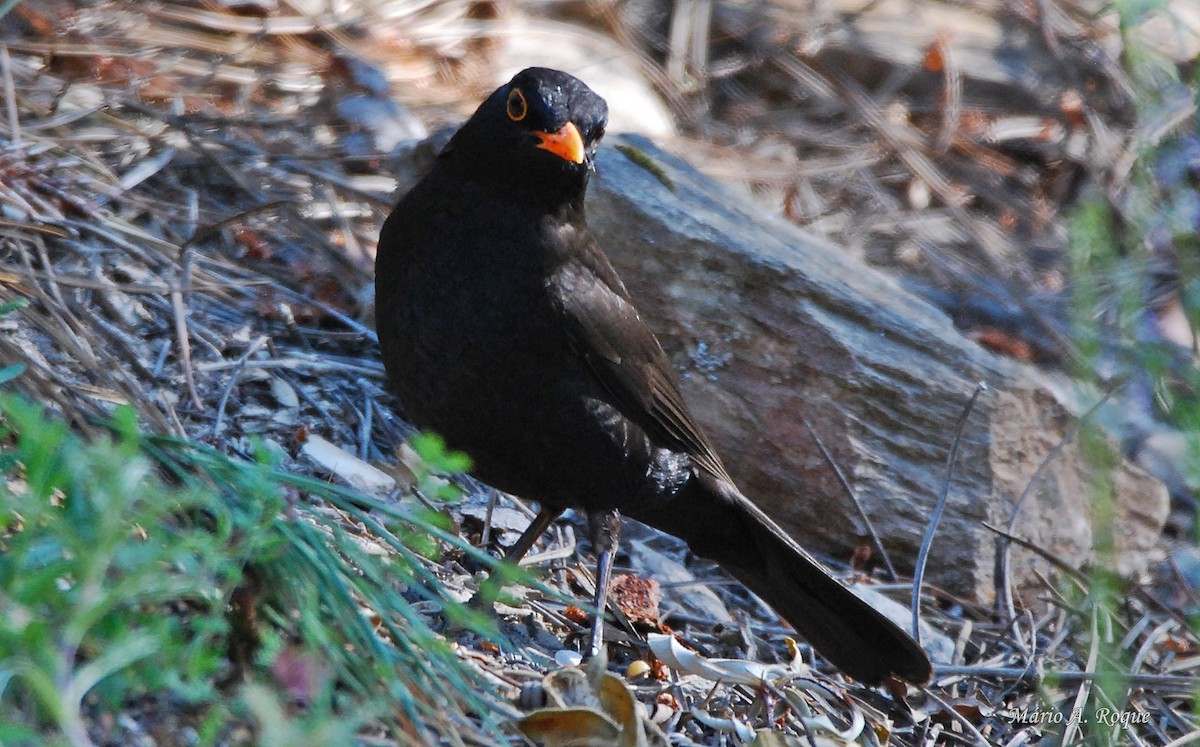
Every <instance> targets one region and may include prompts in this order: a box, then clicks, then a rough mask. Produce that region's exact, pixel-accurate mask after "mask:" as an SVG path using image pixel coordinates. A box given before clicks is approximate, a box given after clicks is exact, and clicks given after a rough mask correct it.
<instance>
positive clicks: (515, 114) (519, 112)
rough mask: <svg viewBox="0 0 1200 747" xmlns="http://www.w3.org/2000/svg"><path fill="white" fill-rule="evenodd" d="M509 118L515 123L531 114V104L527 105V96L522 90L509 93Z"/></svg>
mask: <svg viewBox="0 0 1200 747" xmlns="http://www.w3.org/2000/svg"><path fill="white" fill-rule="evenodd" d="M506 108H507V110H508V118H509V119H511V120H512V121H514V122H520V121H521V120H522V119H525V115H526V114H528V113H529V104H527V103H525V94H523V93H521V89H519V88H514V89H512V90H511V91H509V92H508V104H507V107H506Z"/></svg>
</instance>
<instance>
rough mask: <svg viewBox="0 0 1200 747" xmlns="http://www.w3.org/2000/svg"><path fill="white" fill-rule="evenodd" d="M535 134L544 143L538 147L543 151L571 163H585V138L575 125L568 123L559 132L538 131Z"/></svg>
mask: <svg viewBox="0 0 1200 747" xmlns="http://www.w3.org/2000/svg"><path fill="white" fill-rule="evenodd" d="M533 134H534V135H536V136H537V138H538V140H541V141H542V142H540V143H538V145H537V147H539V148H541V149H542V150H548V151H550V152H551V153H553V154H554V155H556V156H558V157H559V158H565V159H566V160H568V161H570V162H571V163H583V138H582V137H580V135H579V129H578V128H577V127H575V125H574V123H572V122H567V123H566V124H565V125H563V126H562V127H561V128H559V130H558V132H543V131H537V132H534V133H533Z"/></svg>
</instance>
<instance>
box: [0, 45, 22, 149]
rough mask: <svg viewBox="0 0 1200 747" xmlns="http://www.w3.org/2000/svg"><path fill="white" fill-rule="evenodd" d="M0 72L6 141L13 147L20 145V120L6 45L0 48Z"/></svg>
mask: <svg viewBox="0 0 1200 747" xmlns="http://www.w3.org/2000/svg"><path fill="white" fill-rule="evenodd" d="M0 72H3V74H4V106H5V108H6V109H8V139H9V140H10V141H11V144H12V145H13V146H17V145H20V144H21V118H20V117H19V116H18V114H17V87H16V84H14V83H13V75H12V58H10V57H9V56H8V45H7V44H5V45H3V46H0Z"/></svg>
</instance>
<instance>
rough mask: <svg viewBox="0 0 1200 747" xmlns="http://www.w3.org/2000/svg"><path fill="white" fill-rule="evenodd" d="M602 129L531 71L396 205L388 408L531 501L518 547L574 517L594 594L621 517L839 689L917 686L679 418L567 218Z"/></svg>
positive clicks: (382, 326) (382, 302)
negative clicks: (783, 630)
mask: <svg viewBox="0 0 1200 747" xmlns="http://www.w3.org/2000/svg"><path fill="white" fill-rule="evenodd" d="M606 121H607V106H606V104H605V102H604V100H603V99H601V98H600V97H599V96H597V95H596V94H594V93H593V92H592V91H591V90H590V89H589V88H588V87H587V86H585V85H584V84H583V83H582V82H580V81H579V80H577V79H575V78H573V77H571V76H569V75H567V74H565V73H562V72H559V71H556V70H549V69H545V68H530V69H528V70H525V71H523V72H521V73H519V74H518V75H517V76H516V77H514V78H513V79H512V81H510V82H509V83H508V84H506V85H504V86H502V87H501V88H499V89H498V90H497V91H496V92H495V93H493V94H492V95H491V96H490V97H489V98H488V99H487V100H486V101H484V102H483V104H482V105H481V106H480V107H479V109H478V110H477V111H476V112H475V114H474V115H473V116H472V117H471V118H470V119H469V120H468V121H467V122H466V123H465V124H464V125H463V126H462V128H461V129H460V130H459V131H458V132H457V133H456V134H455V135H454V136H453V138H452V139H451V140H450V142H449V144H448V145H447V147H446V148H445V149H444V151H443V152H442V153H441V154H440V156H439V157H438V159H437V161H436V163H435V165H434V167H433V169H432V170H431V171H430V173H429V174H428V175H427V176H426V177H425V178H424V179H423V180H421V182H419V183H418V184H417V185H416V186H415V187H414V188H413V189H412V190H411V191H409V192H408V194H406V195H405V196H404V197H403V198H402V199H401V200H400V202H399V204H398V205H397V206H396V208H395V210H394V211H393V212H392V214H391V215H390V216H389V217H388V220H387V222H386V223H385V224H384V227H383V230H382V233H381V235H380V239H379V250H378V258H377V260H376V304H377V311H376V320H377V325H378V332H379V341H380V345H381V347H382V349H383V358H384V363H385V365H386V367H387V373H388V378H389V381H390V383H391V385H392V386H393V387H394V389H395V392H396V394H397V395H398V396H399V398H400V401H401V402H402V403H403V405H404V407H405V409H406V410H407V412H408V414H409V415H410V416H411V418H412V419H413V421H414V422H415V424H416V425H418V426H420V427H422V428H426V429H430V430H433V431H436V432H438V433H440V434H441V435H442V436H443V437H444V438H445V439H446V441H447V443H448V444H449V445H450V446H451V447H453V448H456V449H460V450H462V451H465V452H466V453H467V454H468V455H469V456H470V457H471V459H472V461H473V464H474V467H473V473H474V474H475V475H476V476H477V477H478V478H479V479H481V480H483V481H484V482H486V483H489V484H491V485H493V486H495V487H497V488H499V489H501V490H504V491H507V492H509V493H513V494H515V495H519V496H522V497H524V498H527V499H530V500H534V501H537V502H538V503H539V505H540V506H541V507H542V514H541V516H540V517H539V519H540V520H541V521H539V522H536V523H535V526H534V527H532V528H531V530H530V532H527V534H526V536H525V537H523V538H522V539H523V541H522V542H521V543H519V545H518V548H517V550H516V552H517V553H518V554H520V553H524V552H525V551H526V550H527V549H528V547H529V544H531V543H532V541H533V540H534V539H536V537H537V535H538V534H540V532H541V531H542V530H543V529H544V528H545V526H546V524H548V523H549V521H550V520H551V519H552V518H553V517H554V516H556V515H557V514H558V513H560V512H561V511H562V510H563V509H564V508H567V507H575V508H582V509H584V510H586V511H587V512H588V513H589V517H591V519H592V521H591V523H592V527H593V530H594V531H595V533H596V535H597V537H598V538H599V539H600V550H601V551H602V563H601V566H602V567H601V575H600V584H599V586H600V590H601V591H603V590H604V587H605V585H606V582H607V571H608V569H607V568H606V567H605V563H606V562H607V564H608V565H611V551H612V550H613V549H615V543H616V533H617V526H618V525H617V523H616V515H617V512H619V513H620V514H624V515H626V516H629V517H632V518H634V519H637V520H639V521H643V522H645V523H647V524H650V525H651V526H654V527H657V528H659V529H661V530H663V531H666V532H668V533H670V534H673V535H675V536H677V537H680V538H682V539H683V540H684V541H686V542H687V543H688V545H689V546H690V547H691V548H692V549H693V551H695V552H696V553H697V554H699V555H701V556H704V557H707V558H711V559H713V560H715V561H717V562H718V563H720V564H721V565H722V566H723V567H724V568H726V569H727V570H729V571H730V572H731V573H732V574H733V575H734V576H736V577H737V578H738V579H739V580H741V581H742V582H743V583H745V584H746V585H747V586H748V587H750V589H752V590H753V591H754V592H755V593H757V594H758V595H759V596H761V597H762V598H763V599H764V600H766V601H767V602H768V603H769V604H770V605H771V606H772V607H773V608H774V609H775V610H776V611H777V612H779V613H780V615H782V616H783V617H784V618H785V619H787V620H788V622H790V623H791V624H792V625H793V626H795V628H796V629H797V631H799V632H800V633H801V634H802V635H803V636H804V637H805V638H807V639H808V640H809V642H810V643H812V644H813V646H814V647H815V648H816V649H817V650H818V651H820V652H821V653H822V654H823V655H824V656H826V657H827V658H828V659H829V660H830V661H831V662H832V663H833V664H834V665H836V666H837V667H839V668H840V669H842V670H843V671H845V672H846V673H847V674H849V675H851V676H852V677H854V678H855V679H858V680H860V681H863V682H865V683H869V684H876V683H879V682H881V681H883V680H884V679H886V678H887V677H889V676H892V675H895V676H899V677H901V678H903V679H906V680H909V681H912V682H924V681H926V680H928V679H929V677H930V664H929V660H928V658H926V656H925V654H924V652H923V651H922V650H921V649H920V647H919V646H917V644H916V643H915V642H914V641H913V640H912V639H911V638H910V637H909V636H908V635H906V634H905V633H904V632H903V631H902V630H901V629H900V628H898V627H897V626H896V625H894V624H893V623H892V622H890V621H889V620H887V619H886V618H885V617H884V616H883V615H881V614H880V613H879V612H877V611H876V610H875V609H874V608H872V607H871V606H870V605H868V604H866V603H865V602H863V601H861V600H860V599H859V598H858V597H857V596H855V595H854V594H853V593H852V592H850V591H849V590H848V589H846V588H845V587H844V586H843V585H842V584H840V583H839V582H838V581H837V580H836V579H834V578H833V577H832V576H831V575H830V574H829V573H828V572H827V571H826V570H825V569H824V568H823V567H822V566H821V565H820V564H819V563H817V562H816V561H815V560H814V559H813V558H812V557H811V556H809V555H808V553H806V552H805V551H804V550H803V549H802V548H801V547H800V546H799V545H798V544H797V543H796V542H795V541H793V540H792V539H791V538H790V537H788V536H787V535H786V534H785V533H784V532H783V531H782V530H781V529H779V527H778V526H776V525H775V524H774V523H773V522H772V521H771V520H770V519H769V518H767V517H766V516H765V515H764V514H763V513H762V512H761V511H760V510H758V508H756V507H755V506H754V505H753V504H752V503H751V502H750V501H749V500H747V499H746V498H745V497H744V496H743V495H742V494H741V493H740V492H739V491H738V489H737V488H736V487H735V485H734V483H733V480H732V479H730V477H729V475H728V474H727V473H726V471H725V467H724V466H723V465H722V464H721V460H720V458H719V457H718V456H717V454H716V452H715V451H714V450H713V448H712V446H711V445H710V443H709V442H708V440H707V438H706V437H705V436H704V434H703V432H702V430H701V429H700V427H699V426H698V425H697V424H696V422H695V420H694V419H693V417H692V415H691V413H690V412H689V410H688V407H687V405H686V404H685V403H684V400H683V397H682V396H681V394H680V392H679V388H678V386H677V383H676V374H675V372H674V370H673V369H672V368H671V366H670V364H669V362H668V360H667V359H666V356H665V355H664V354H663V352H662V349H661V347H660V346H659V344H658V341H657V340H656V339H655V337H654V335H653V334H652V333H651V332H650V329H649V328H648V327H647V326H646V325H645V323H643V321H642V320H641V318H640V317H639V316H638V312H637V310H636V308H635V307H634V305H633V302H632V300H631V299H630V298H629V294H628V293H627V292H626V290H625V287H624V286H623V285H622V284H621V281H620V279H619V278H618V277H617V275H616V272H615V271H614V270H613V268H612V266H611V264H610V263H609V261H608V259H607V257H606V256H605V255H604V253H603V251H602V250H601V249H600V247H599V246H598V244H597V243H596V240H595V238H594V236H593V235H592V233H591V232H590V231H589V229H588V227H587V223H586V220H585V217H584V193H585V190H586V187H587V181H588V176H589V173H590V171H591V169H592V164H593V156H594V152H595V147H596V144H597V142H598V141H599V140H600V138H601V137H602V135H603V132H604V126H605V123H606ZM598 632H599V626H597V627H596V628H594V629H593V636H594V637H593V645H594V646H596V645H598Z"/></svg>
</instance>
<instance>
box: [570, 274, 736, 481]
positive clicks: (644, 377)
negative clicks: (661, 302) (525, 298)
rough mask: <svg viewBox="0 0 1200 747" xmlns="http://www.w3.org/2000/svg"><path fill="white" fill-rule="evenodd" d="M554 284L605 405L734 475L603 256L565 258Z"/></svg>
mask: <svg viewBox="0 0 1200 747" xmlns="http://www.w3.org/2000/svg"><path fill="white" fill-rule="evenodd" d="M554 285H555V288H554V289H553V290H554V292H555V295H556V296H557V298H556V301H557V303H558V305H559V306H560V309H561V313H562V315H563V321H564V326H565V328H566V331H567V337H568V340H569V342H570V345H571V347H572V349H573V350H574V352H575V353H576V355H578V356H579V357H580V358H582V359H583V361H584V362H585V363H586V365H587V367H588V368H589V369H590V370H591V372H592V373H593V374H594V375H595V376H596V378H597V379H598V380H599V382H600V384H601V385H602V386H603V388H604V390H606V391H607V392H608V393H609V394H610V395H611V396H612V398H613V402H612V403H611V404H612V405H613V406H615V407H616V408H617V409H618V410H619V411H620V412H621V413H622V414H623V415H624V416H625V417H627V418H629V420H631V421H632V422H633V423H635V424H637V425H638V426H639V427H641V428H642V429H643V430H645V431H646V432H647V433H648V434H649V435H650V436H651V438H652V439H654V440H655V441H657V442H659V443H660V445H662V446H665V447H667V448H670V449H673V450H677V451H681V452H683V453H686V454H687V455H689V456H690V457H692V458H693V459H694V460H695V461H696V463H697V465H699V466H700V467H701V468H702V469H704V470H706V471H708V472H709V473H711V474H712V475H714V476H716V477H718V478H721V479H725V480H729V481H730V482H732V480H730V479H729V475H728V473H727V472H726V471H725V466H724V465H723V464H721V459H720V458H719V457H718V456H717V454H716V452H715V451H713V448H712V447H711V446H710V445H709V443H708V439H707V438H705V436H704V433H703V431H702V430H701V429H700V426H699V425H698V424H697V423H696V421H695V419H694V418H693V417H692V414H691V412H690V411H689V410H688V407H687V405H686V404H685V403H684V401H683V395H682V394H680V392H679V387H678V386H677V385H676V383H675V372H674V371H673V370H672V369H671V364H670V362H669V361H668V360H667V356H666V354H665V353H663V350H662V347H661V346H659V344H658V340H657V339H655V337H654V333H652V332H651V331H650V328H649V327H647V326H646V324H645V322H643V321H642V319H641V317H640V316H639V315H638V312H637V309H635V308H634V306H633V303H632V302H631V301H630V300H629V297H628V295H627V294H626V292H625V289H624V287H623V286H622V285H621V282H620V280H618V279H617V276H616V273H615V272H613V270H612V268H611V267H608V266H607V261H606V260H605V261H603V262H602V266H600V267H588V266H586V265H583V264H578V263H570V264H568V266H567V267H566V268H564V269H563V271H562V272H561V273H559V274H558V275H557V277H556V279H555V282H554Z"/></svg>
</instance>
